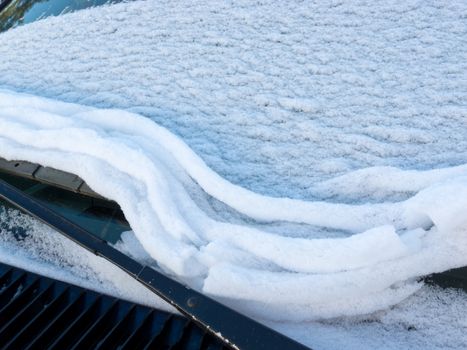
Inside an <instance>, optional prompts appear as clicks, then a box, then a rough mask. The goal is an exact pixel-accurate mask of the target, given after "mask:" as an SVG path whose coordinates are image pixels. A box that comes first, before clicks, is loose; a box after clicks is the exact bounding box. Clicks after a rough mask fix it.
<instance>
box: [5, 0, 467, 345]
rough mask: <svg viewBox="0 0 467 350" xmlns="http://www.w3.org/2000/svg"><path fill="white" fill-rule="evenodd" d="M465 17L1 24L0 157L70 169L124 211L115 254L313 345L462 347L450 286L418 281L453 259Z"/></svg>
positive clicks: (460, 302)
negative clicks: (5, 27) (154, 266)
mask: <svg viewBox="0 0 467 350" xmlns="http://www.w3.org/2000/svg"><path fill="white" fill-rule="evenodd" d="M466 11H467V9H466V2H465V1H451V2H449V3H432V2H419V1H412V0H409V1H405V2H403V3H402V2H400V1H389V2H385V3H384V4H382V3H372V4H368V3H367V2H365V1H352V2H339V1H334V0H332V1H326V0H325V1H319V2H310V1H303V2H301V1H287V2H285V1H283V2H277V1H261V2H252V1H249V0H244V1H236V2H235V3H230V2H223V3H219V2H218V1H208V0H206V1H197V2H189V1H183V0H178V1H135V2H131V3H122V4H118V5H112V6H108V7H100V8H96V9H92V10H84V11H80V12H77V13H74V14H67V15H65V16H60V17H57V18H48V19H46V20H44V21H39V22H36V23H33V24H30V25H27V26H24V27H18V28H15V29H14V30H10V31H9V32H6V33H2V34H0V57H1V59H0V86H1V87H4V88H5V89H8V90H2V91H1V92H0V156H2V157H6V158H9V159H23V160H30V161H35V162H38V163H41V164H43V165H49V166H52V167H55V168H58V169H62V170H65V171H70V172H73V173H76V174H78V175H80V176H81V177H82V178H84V179H85V180H86V181H87V182H88V184H90V185H91V187H92V188H93V189H94V190H96V191H97V192H99V193H101V194H103V195H104V196H106V197H108V198H111V199H114V200H116V201H117V202H119V204H120V205H121V206H122V208H123V210H124V212H125V215H126V217H127V218H128V219H129V221H130V224H131V226H132V228H133V232H129V233H127V234H125V235H124V237H123V242H122V243H121V244H120V245H119V249H122V250H125V251H126V252H128V253H130V254H132V255H133V256H135V257H137V258H139V259H141V260H144V261H146V262H148V263H151V262H152V263H154V261H156V262H157V263H158V264H159V267H161V268H163V269H164V270H165V271H166V272H167V273H169V274H173V275H174V276H176V277H177V278H180V279H182V280H183V281H184V282H185V283H187V284H189V285H191V286H193V287H194V288H197V289H199V290H201V291H203V292H205V293H207V294H210V295H212V296H214V297H216V298H218V299H220V300H222V301H223V302H225V303H227V304H229V305H232V306H233V307H235V308H237V309H239V310H241V311H243V312H246V313H248V314H249V315H252V316H254V317H257V318H261V319H263V320H268V322H274V323H273V324H274V326H275V327H276V328H278V329H279V330H281V331H282V332H284V333H286V334H289V335H291V336H293V337H295V338H296V339H298V340H300V341H302V342H304V343H306V344H308V345H310V346H312V347H313V348H342V347H343V346H345V347H349V348H355V349H360V348H375V347H378V348H388V349H389V348H391V349H401V348H411V349H426V348H445V347H446V346H451V347H453V348H459V349H463V348H465V347H466V337H465V327H466V325H465V305H466V304H465V303H466V298H465V294H456V293H455V292H452V291H441V290H436V289H433V288H428V287H426V286H422V285H421V284H420V283H419V282H417V281H418V277H419V276H422V275H425V274H428V273H432V272H437V271H443V270H446V269H449V268H452V267H456V266H463V265H467V215H466V214H465V208H467V205H466V204H467V203H466V201H467V112H466V110H467V108H466V101H467V45H466V40H465V38H466V37H467V25H466V19H465V13H466ZM13 91H17V92H18V91H22V92H27V93H30V94H20V93H17V92H13ZM31 94H32V95H31ZM33 95H37V96H48V97H52V98H54V99H55V100H48V99H44V98H41V97H37V96H33ZM56 99H59V100H61V101H67V102H73V103H75V104H68V103H63V102H58V101H56ZM85 105H87V106H85ZM88 106H93V107H88ZM95 107H99V108H100V109H97V108H95ZM106 108H107V109H106ZM108 108H116V109H108ZM143 116H144V117H143ZM175 135H177V136H175ZM179 137H180V138H179ZM182 140H183V141H182ZM211 169H212V170H211ZM252 191H254V192H252ZM258 193H261V194H263V195H260V194H258ZM11 215H13V214H11V213H9V214H8V217H6V216H2V222H5V221H8V220H9V218H10V217H11ZM13 217H15V215H13ZM25 225H26V224H25ZM26 226H27V225H26ZM42 229H44V230H45V232H48V231H47V230H46V229H45V228H43V227H41V228H40V229H39V230H38V232H39V231H41V230H42ZM38 237H39V236H38ZM41 239H42V238H40V240H41ZM5 240H6V238H5ZM2 242H3V241H2ZM31 242H33V243H34V244H35V241H31ZM2 244H3V243H2ZM8 244H10V243H8ZM52 246H53V244H52V245H47V244H46V245H45V246H44V249H42V250H41V249H40V250H39V252H38V253H37V254H36V256H45V260H46V261H49V262H50V264H45V265H44V266H45V267H44V270H47V269H49V271H52V272H51V273H56V274H57V275H58V274H59V273H60V271H63V270H62V269H60V268H57V269H56V268H54V267H53V264H56V265H58V266H59V267H60V266H62V265H63V264H62V263H61V261H65V262H66V261H67V260H66V259H67V258H66V256H65V257H61V258H60V259H57V260H54V259H51V260H48V259H49V255H50V254H46V253H44V252H43V251H49V250H50V251H53V249H49V248H52ZM59 246H61V245H59ZM63 247H64V248H63V250H64V251H65V250H67V249H68V248H67V247H65V246H63ZM23 248H24V249H26V251H25V253H24V254H23V255H21V256H19V253H18V251H17V247H12V248H11V249H3V248H2V249H3V250H2V252H1V254H0V255H1V258H2V259H3V260H5V259H6V260H7V262H8V261H13V260H14V261H16V263H17V264H25V266H27V265H28V264H30V261H31V260H30V259H29V258H30V256H31V255H32V256H35V255H34V254H35V253H31V250H30V247H29V246H28V245H26V246H25V247H23ZM15 254H16V255H15ZM14 256H16V258H15V259H13V258H12V257H14ZM52 256H53V254H52ZM73 256H74V258H73V259H72V263H70V264H69V265H70V266H73V265H76V266H77V267H78V268H76V269H74V270H73V271H74V272H73V273H75V274H76V275H78V276H81V277H78V278H76V277H73V278H76V279H75V280H76V281H81V282H80V283H83V284H86V281H87V280H89V281H91V282H90V284H95V285H97V286H101V285H102V286H104V287H103V288H104V289H105V288H107V290H108V291H109V292H110V293H124V295H123V296H124V297H126V296H128V297H131V295H132V294H131V293H132V292H131V290H126V286H127V285H128V286H132V285H131V284H127V281H126V280H122V279H121V278H122V277H121V276H115V275H113V273H109V274H108V275H106V273H105V272H106V271H107V268H110V267H108V266H105V265H100V263H97V261H99V260H96V263H94V262H93V261H94V260H92V259H91V258H89V259H90V263H89V264H88V265H86V264H87V263H86V261H87V260H88V258H87V255H86V256H85V257H84V258H83V259H82V260H80V259H81V258H82V257H81V258H80V257H79V254H76V255H74V254H73ZM62 259H64V260H62ZM39 260H40V259H39ZM34 261H37V260H34ZM61 264H62V265H61ZM65 265H66V263H65ZM35 266H36V267H37V268H41V266H43V265H41V264H38V263H37V264H36V265H35ZM70 266H68V268H70ZM79 267H83V269H82V270H80V268H79ZM28 268H30V267H28ZM99 271H100V272H99ZM62 273H63V272H62ZM106 276H107V277H106ZM64 278H70V276H68V277H67V275H66V274H65V277H64ZM132 288H133V286H132V287H131V288H130V289H132ZM134 288H137V287H136V286H134ZM125 290H126V291H125ZM125 293H126V294H125ZM133 293H136V294H134V295H133V297H134V298H135V299H138V300H139V299H140V300H139V301H140V302H141V301H142V300H143V301H144V302H145V303H146V300H148V299H145V297H144V296H141V295H138V293H139V292H138V291H136V292H135V291H133ZM152 302H154V301H153V300H148V301H147V303H149V304H150V303H152ZM394 305H396V306H394ZM388 307H390V308H388ZM377 310H384V311H377ZM375 311H376V313H374V312H375ZM370 312H372V314H371V315H370V316H355V315H362V314H368V313H370ZM341 316H345V317H344V318H338V319H336V318H335V317H341ZM359 317H361V318H359ZM317 319H318V320H319V322H316V321H314V320H317ZM325 319H327V321H323V320H325ZM433 319H436V322H432V320H433ZM406 325H409V326H412V325H413V326H414V328H415V329H416V330H415V331H413V332H412V331H410V332H409V331H407V329H408V326H407V327H406Z"/></svg>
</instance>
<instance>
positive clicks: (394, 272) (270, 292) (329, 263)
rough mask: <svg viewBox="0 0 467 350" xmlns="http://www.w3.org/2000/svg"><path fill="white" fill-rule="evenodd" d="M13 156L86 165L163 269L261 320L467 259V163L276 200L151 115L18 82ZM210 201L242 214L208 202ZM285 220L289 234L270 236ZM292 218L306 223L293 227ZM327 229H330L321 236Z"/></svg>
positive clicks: (11, 101) (1, 103)
mask: <svg viewBox="0 0 467 350" xmlns="http://www.w3.org/2000/svg"><path fill="white" fill-rule="evenodd" d="M0 156H2V157H5V158H7V159H12V160H13V159H15V160H28V161H33V162H37V163H40V164H42V165H45V166H51V167H54V168H57V169H61V170H64V171H68V172H72V173H75V174H77V175H79V176H80V177H82V178H83V179H84V180H85V181H86V182H87V183H88V184H89V185H90V186H91V187H92V188H93V189H94V190H95V191H96V192H98V193H100V194H102V195H104V196H105V197H107V198H110V199H112V200H115V201H117V202H118V203H119V204H120V206H121V207H122V210H123V211H124V213H125V216H126V217H127V219H128V221H129V222H130V224H131V227H132V229H133V231H134V234H135V236H136V238H137V239H138V241H139V242H140V243H141V244H142V246H143V247H144V248H145V250H146V251H147V253H149V255H150V256H151V257H152V258H153V259H155V260H156V261H157V263H158V264H159V265H160V266H161V267H162V268H163V269H165V270H166V271H167V272H169V273H171V274H174V275H177V276H178V277H179V278H181V279H183V280H185V281H186V282H187V283H189V284H190V285H191V286H193V287H195V288H198V289H200V290H202V291H203V292H205V293H207V294H210V295H213V296H215V297H217V298H220V299H222V300H224V301H225V302H226V303H229V304H231V305H233V306H234V307H236V308H239V309H242V310H244V311H245V312H248V313H249V314H251V315H254V316H256V317H264V318H268V319H273V320H292V321H302V320H310V319H315V318H323V317H336V316H341V315H354V314H361V313H367V312H371V311H374V310H378V309H382V308H385V307H387V306H389V305H393V304H395V303H397V302H399V301H401V300H402V299H404V298H406V297H407V296H408V295H410V294H412V293H413V292H414V291H416V290H418V289H419V288H420V286H421V285H420V284H419V283H418V282H417V277H418V276H421V275H425V274H428V273H432V272H438V271H443V270H446V269H448V268H452V267H457V266H462V265H467V254H466V253H467V237H466V236H467V235H466V233H467V216H466V215H463V213H464V212H465V208H466V207H467V165H464V166H458V167H453V168H447V169H441V170H431V171H425V172H423V176H420V172H417V171H402V170H397V169H392V170H391V176H388V175H387V174H388V169H387V168H372V169H364V170H360V171H356V172H352V173H349V174H347V175H344V176H343V177H339V178H335V179H332V180H328V181H327V182H323V183H320V184H317V185H316V187H317V188H320V189H321V190H322V191H327V190H328V191H329V189H330V188H334V189H333V191H334V192H336V193H339V190H342V191H345V190H346V189H347V188H358V191H360V195H361V194H365V193H364V192H365V188H362V187H361V186H358V185H361V184H362V183H363V181H366V180H365V179H374V178H379V179H380V180H381V179H382V180H381V181H379V182H373V184H372V185H371V186H369V189H367V193H366V195H367V196H370V195H371V193H372V192H371V190H372V189H374V188H375V186H376V187H379V188H380V189H381V191H383V192H385V193H390V192H394V191H400V190H401V189H402V190H403V191H406V192H409V193H413V194H412V195H410V196H409V198H408V199H406V200H403V201H399V202H378V201H377V200H374V201H372V203H367V204H358V205H355V204H347V203H339V202H334V203H331V202H325V201H315V202H306V201H301V200H294V199H288V198H272V197H266V196H262V195H259V194H256V193H254V192H251V191H249V190H246V189H244V188H242V187H239V186H236V185H233V184H231V183H229V182H228V181H226V180H225V179H223V178H222V177H220V176H219V175H218V174H216V173H215V172H213V171H212V170H211V169H209V168H208V167H207V166H206V165H205V163H204V162H203V160H202V159H201V158H200V157H198V156H197V155H196V154H195V153H194V152H193V151H192V150H191V149H190V148H189V147H188V146H187V145H186V144H185V143H184V142H183V141H182V140H181V139H179V138H178V137H176V136H175V135H173V134H172V133H170V132H169V131H168V130H167V129H165V128H163V127H161V126H159V125H157V124H156V123H155V122H153V121H151V120H149V119H147V118H144V117H142V116H140V115H137V114H133V113H129V112H126V111H122V110H104V109H95V108H90V107H85V106H80V105H76V104H68V103H63V102H57V101H53V100H49V99H44V98H40V97H34V96H30V95H25V94H18V93H14V92H10V91H7V90H3V91H0ZM388 179H392V181H388ZM210 200H216V201H219V202H222V203H224V204H223V205H224V207H222V208H226V209H225V210H227V211H229V212H231V213H237V214H238V215H237V216H236V219H235V220H234V219H232V220H226V219H223V218H221V217H220V215H219V214H220V213H218V212H216V211H219V209H218V207H216V206H212V207H211V208H210V209H206V203H209V201H210ZM203 203H204V204H203ZM277 222H281V223H282V226H281V227H282V231H281V232H271V230H269V229H268V227H269V226H273V225H274V224H275V223H277ZM293 224H303V225H305V226H306V233H305V234H302V236H301V237H292V236H291V235H290V234H289V233H288V231H289V230H291V227H293V226H288V225H293ZM287 227H289V229H287ZM323 229H324V230H327V231H328V232H329V236H328V238H320V239H316V238H314V237H315V235H314V233H315V232H316V231H317V230H323ZM276 231H277V230H276ZM336 232H339V234H340V235H341V237H338V238H335V235H333V233H336Z"/></svg>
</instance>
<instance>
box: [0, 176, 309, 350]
mask: <svg viewBox="0 0 467 350" xmlns="http://www.w3.org/2000/svg"><path fill="white" fill-rule="evenodd" d="M0 198H3V199H4V200H6V201H7V202H9V203H11V204H12V205H13V206H15V207H17V208H18V209H20V210H22V211H24V212H26V213H28V214H30V215H31V216H33V217H35V218H36V219H39V220H40V221H42V222H44V223H45V224H47V225H48V226H50V227H52V228H53V229H55V230H56V231H58V232H59V233H61V234H62V235H64V236H65V237H67V238H69V239H71V240H72V241H74V242H76V243H77V244H79V245H80V246H82V247H83V248H85V249H87V250H89V251H91V252H92V253H94V254H96V255H97V256H100V257H102V258H104V259H106V260H108V261H109V262H111V263H112V264H114V265H115V266H117V267H119V268H120V269H122V270H123V271H125V272H126V273H127V274H129V275H130V276H132V277H133V278H135V279H136V280H138V281H139V282H141V283H142V284H143V285H144V286H146V287H147V288H148V289H149V290H151V291H152V292H153V293H155V294H157V295H158V296H159V297H161V298H162V299H164V300H165V301H167V302H168V303H170V304H171V305H172V306H174V307H175V308H176V309H177V310H179V311H180V312H181V313H182V314H183V315H185V316H186V317H187V318H189V319H191V320H193V321H194V322H196V323H197V324H198V325H199V326H201V327H202V328H203V329H204V330H205V331H207V332H209V333H211V334H213V335H215V336H216V337H218V338H220V339H221V340H222V341H223V342H224V343H225V344H226V345H227V346H229V347H231V348H240V349H291V350H293V349H297V350H298V349H308V348H307V347H305V346H304V345H302V344H300V343H298V342H296V341H294V340H292V339H290V338H287V337H286V336H284V335H282V334H280V333H278V332H276V331H274V330H272V329H270V328H268V327H266V326H264V325H262V324H260V323H258V322H256V321H254V320H252V319H250V318H249V317H247V316H244V315H242V314H240V313H238V312H236V311H234V310H232V309H230V308H228V307H226V306H225V305H222V304H221V303H219V302H217V301H215V300H213V299H211V298H208V297H206V296H205V295H203V294H201V293H199V292H197V291H195V290H193V289H191V288H189V287H186V286H184V285H183V284H181V283H179V282H177V281H175V280H173V279H171V278H169V277H167V276H165V275H163V274H162V273H160V272H158V271H156V270H154V269H153V268H151V267H148V266H144V265H142V264H140V263H139V262H137V261H135V260H133V259H131V258H130V257H128V256H126V255H125V254H123V253H121V252H120V251H118V250H117V249H115V248H113V247H112V246H110V245H109V244H107V242H106V241H105V240H103V239H101V238H98V237H96V236H95V235H93V234H92V233H90V232H89V231H87V230H85V229H83V228H82V227H80V226H79V225H77V224H76V223H73V222H71V221H69V220H68V219H66V218H65V217H63V216H61V215H60V214H58V213H57V212H56V211H54V210H52V209H51V208H49V207H47V206H46V205H44V204H43V203H41V202H40V201H39V200H37V199H35V198H33V197H31V196H29V195H27V194H25V193H24V192H23V191H21V190H19V189H17V188H15V187H14V186H12V185H10V184H8V183H7V182H5V181H4V180H2V179H0Z"/></svg>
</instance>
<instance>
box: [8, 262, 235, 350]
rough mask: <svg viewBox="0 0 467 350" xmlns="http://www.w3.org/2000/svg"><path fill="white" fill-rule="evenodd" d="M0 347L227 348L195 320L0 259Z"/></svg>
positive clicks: (132, 349)
mask: <svg viewBox="0 0 467 350" xmlns="http://www.w3.org/2000/svg"><path fill="white" fill-rule="evenodd" d="M0 344H1V348H2V349H91V348H92V349H131V350H134V349H210V350H211V349H212V350H214V349H226V348H225V345H224V344H222V343H221V342H220V341H219V340H217V339H216V338H214V337H213V336H211V335H210V334H207V333H206V332H204V331H203V330H202V329H201V328H199V327H198V326H197V325H196V324H195V323H194V322H192V321H189V320H188V319H186V318H184V317H182V316H177V315H172V314H170V313H167V312H164V311H160V310H155V309H152V308H149V307H145V306H141V305H137V304H134V303H131V302H128V301H124V300H120V299H117V298H114V297H110V296H107V295H103V294H99V293H96V292H93V291H89V290H86V289H83V288H81V287H77V286H74V285H70V284H67V283H64V282H61V281H56V280H53V279H50V278H47V277H43V276H39V275H37V274H34V273H31V272H27V271H24V270H21V269H18V268H15V267H11V266H8V265H5V264H1V263H0Z"/></svg>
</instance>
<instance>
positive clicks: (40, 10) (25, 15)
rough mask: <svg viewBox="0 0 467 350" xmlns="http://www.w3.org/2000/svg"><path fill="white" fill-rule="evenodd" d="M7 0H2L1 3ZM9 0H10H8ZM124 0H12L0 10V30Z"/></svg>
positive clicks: (0, 6)
mask: <svg viewBox="0 0 467 350" xmlns="http://www.w3.org/2000/svg"><path fill="white" fill-rule="evenodd" d="M4 1H5V0H0V10H1V9H2V5H1V3H4V4H5V2H4ZM6 1H9V0H6ZM121 1H122V0H12V1H11V2H10V3H9V4H7V5H6V7H5V8H4V9H3V10H2V11H1V12H0V32H2V31H5V30H8V29H10V28H13V27H16V26H18V25H22V24H26V23H31V22H34V21H37V20H39V19H42V18H45V17H49V16H58V15H61V14H64V13H67V12H72V11H76V10H81V9H85V8H88V7H94V6H100V5H104V4H109V3H117V2H121Z"/></svg>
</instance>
